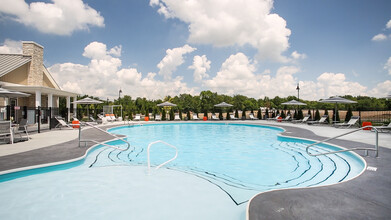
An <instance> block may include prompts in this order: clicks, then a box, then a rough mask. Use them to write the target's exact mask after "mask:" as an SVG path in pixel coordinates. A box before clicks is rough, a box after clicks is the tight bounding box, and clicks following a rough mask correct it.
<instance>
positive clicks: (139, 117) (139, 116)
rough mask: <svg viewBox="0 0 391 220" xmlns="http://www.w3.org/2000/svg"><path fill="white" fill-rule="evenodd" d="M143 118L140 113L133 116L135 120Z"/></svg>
mask: <svg viewBox="0 0 391 220" xmlns="http://www.w3.org/2000/svg"><path fill="white" fill-rule="evenodd" d="M140 120H141V115H140V114H136V115H135V116H134V118H133V121H140Z"/></svg>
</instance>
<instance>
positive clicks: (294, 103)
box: [281, 100, 307, 111]
mask: <svg viewBox="0 0 391 220" xmlns="http://www.w3.org/2000/svg"><path fill="white" fill-rule="evenodd" d="M281 105H297V106H299V105H307V104H305V103H303V102H299V101H296V100H290V101H289V102H284V103H281ZM295 111H296V110H295Z"/></svg>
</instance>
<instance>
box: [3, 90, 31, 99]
mask: <svg viewBox="0 0 391 220" xmlns="http://www.w3.org/2000/svg"><path fill="white" fill-rule="evenodd" d="M27 96H30V94H27V93H23V92H17V91H10V90H8V89H4V88H0V97H6V98H20V97H27Z"/></svg>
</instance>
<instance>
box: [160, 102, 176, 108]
mask: <svg viewBox="0 0 391 220" xmlns="http://www.w3.org/2000/svg"><path fill="white" fill-rule="evenodd" d="M157 106H159V107H174V106H176V105H175V104H173V103H171V102H163V103H160V104H157Z"/></svg>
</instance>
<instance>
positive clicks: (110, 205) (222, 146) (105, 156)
mask: <svg viewBox="0 0 391 220" xmlns="http://www.w3.org/2000/svg"><path fill="white" fill-rule="evenodd" d="M109 131H110V132H112V133H115V134H121V135H126V136H127V139H128V140H129V142H130V143H131V147H130V148H129V149H128V150H127V151H119V150H115V149H112V148H107V147H100V148H97V149H96V150H94V151H93V152H91V153H90V154H89V156H88V157H87V158H86V159H85V160H83V161H81V162H75V163H74V164H67V165H61V166H56V167H53V168H44V169H41V171H37V170H35V171H25V172H21V173H18V174H9V175H3V176H0V181H1V180H3V182H0V193H1V194H2V195H4V196H2V198H1V200H0V218H1V219H13V217H15V219H25V218H24V217H27V218H29V217H28V216H29V214H31V213H34V214H35V215H38V216H40V217H42V215H39V214H38V213H41V214H42V212H39V211H42V210H43V211H44V213H46V214H48V215H49V216H53V217H56V216H57V217H60V218H61V216H62V214H61V213H63V212H64V213H67V211H69V210H70V209H72V210H75V209H76V210H78V208H77V207H79V206H80V207H83V208H82V210H78V211H76V213H75V212H72V215H71V216H67V217H65V218H68V217H72V218H74V217H76V218H86V217H87V218H94V216H95V217H98V218H99V217H100V218H102V219H105V216H107V217H108V216H110V215H116V217H117V218H119V219H128V218H129V217H132V218H135V219H149V218H152V219H156V218H157V219H164V218H163V217H164V216H166V218H167V219H172V218H173V216H171V214H169V213H168V211H167V210H171V212H173V210H183V213H175V212H176V211H174V213H175V215H174V216H175V217H174V218H181V219H243V218H244V217H245V216H244V209H245V207H244V206H245V205H243V204H244V203H246V202H247V201H248V200H249V199H250V198H251V197H252V196H254V195H255V194H257V193H259V192H263V191H267V190H273V189H280V188H293V187H310V186H319V185H328V184H334V183H338V182H342V181H346V180H349V179H351V178H353V177H355V176H357V175H358V174H360V173H361V172H362V171H363V169H364V166H365V164H364V162H363V160H362V159H361V158H358V157H357V156H356V155H355V154H352V153H350V152H347V153H340V154H331V155H325V156H319V157H310V156H308V155H307V154H306V152H305V146H306V145H308V144H309V143H311V142H309V141H304V140H298V139H292V138H285V137H279V136H278V134H279V133H281V132H282V131H283V130H282V129H279V128H273V127H264V126H256V125H243V124H229V125H226V124H217V123H216V124H209V123H178V124H156V125H144V126H124V127H119V128H114V129H110V130H109ZM156 140H162V141H165V142H167V143H169V144H172V145H174V146H176V147H177V148H178V158H177V159H176V160H174V161H173V162H171V163H169V164H167V165H166V166H165V167H164V168H162V169H159V170H157V171H154V172H152V174H150V175H148V173H147V171H146V164H147V153H146V151H147V150H146V149H147V146H148V144H149V143H151V142H152V141H156ZM111 144H113V145H122V144H123V143H122V142H121V141H115V142H111ZM122 147H124V146H122ZM335 149H336V148H335V147H333V146H328V145H322V146H320V147H316V148H313V150H312V152H313V153H318V152H326V151H333V150H335ZM174 155H175V151H174V150H173V149H171V148H169V147H167V146H166V145H163V144H156V145H153V146H152V147H151V163H152V165H153V166H157V165H158V164H161V163H163V162H164V161H166V160H169V159H170V158H172V157H173V156H174ZM70 167H73V168H72V169H68V168H70ZM52 170H53V171H54V172H48V171H52ZM59 170H62V171H59ZM44 172H46V173H44ZM30 174H36V175H30ZM21 176H24V177H23V178H17V177H21ZM14 178H17V179H14ZM11 179H14V180H12V181H4V180H11ZM40 186H45V188H44V189H42V188H41V187H40ZM48 191H49V192H48ZM180 195H183V198H178V196H179V197H180ZM189 199H190V201H187V200H189ZM30 200H31V201H30ZM174 200H175V202H177V203H178V204H175V202H174ZM198 200H199V202H197V201H198ZM167 201H170V203H173V204H174V205H171V206H170V205H167V204H166V205H165V206H163V207H162V204H165V203H167ZM184 201H187V202H188V203H189V204H187V203H186V202H184ZM26 203H27V204H26ZM56 203H58V205H56ZM86 203H87V204H88V205H87V206H86ZM154 203H156V204H155V205H154ZM209 203H210V204H209ZM216 203H218V204H219V205H216ZM37 204H38V205H37ZM130 204H131V205H130ZM195 204H196V205H195ZM29 205H30V206H32V208H31V209H27V210H26V209H25V208H23V210H25V211H24V212H23V210H18V211H17V212H18V214H17V215H16V216H15V215H13V214H14V213H13V214H12V213H10V210H14V209H15V208H18V207H19V208H21V209H22V207H26V206H27V207H29ZM75 206H76V207H75ZM129 206H130V207H129ZM137 206H140V207H138V208H137ZM145 206H154V207H155V211H156V213H158V216H159V217H156V216H155V217H153V216H149V215H151V213H149V212H148V211H147V210H148V209H145ZM194 206H196V207H194ZM121 207H123V208H125V207H126V208H127V209H130V210H131V212H132V214H130V213H129V212H126V211H123V209H122V208H121ZM142 207H144V208H142ZM156 207H160V208H158V210H156ZM198 209H202V210H209V211H206V213H200V212H194V210H198ZM96 210H99V212H98V214H96V213H95V212H96ZM136 210H137V211H136ZM139 210H144V211H139ZM189 210H193V212H194V213H193V212H191V211H189ZM14 211H15V212H16V210H14ZM21 211H22V212H21ZM92 212H94V213H92ZM208 212H209V213H208ZM187 215H189V216H187ZM224 215H226V216H224ZM17 216H19V217H23V218H18V217H17ZM44 216H45V217H46V215H44ZM9 217H11V218H9ZM30 218H31V217H30ZM33 218H34V217H33Z"/></svg>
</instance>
